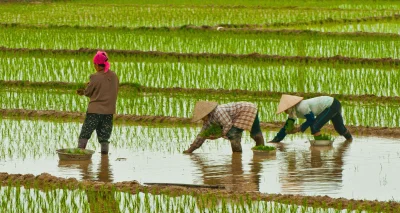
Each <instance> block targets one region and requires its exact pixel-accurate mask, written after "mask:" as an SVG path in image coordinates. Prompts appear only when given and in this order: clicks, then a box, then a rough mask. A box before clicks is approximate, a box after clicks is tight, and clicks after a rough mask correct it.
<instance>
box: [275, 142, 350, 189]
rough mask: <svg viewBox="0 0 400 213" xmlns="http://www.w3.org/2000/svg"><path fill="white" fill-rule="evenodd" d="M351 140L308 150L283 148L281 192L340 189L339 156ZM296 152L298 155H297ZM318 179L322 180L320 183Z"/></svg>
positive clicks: (342, 162)
mask: <svg viewBox="0 0 400 213" xmlns="http://www.w3.org/2000/svg"><path fill="white" fill-rule="evenodd" d="M350 144H351V142H348V141H345V142H343V143H342V144H340V145H339V147H337V148H333V147H332V146H326V147H314V146H311V147H310V152H307V151H303V152H299V151H298V150H296V151H293V152H287V153H286V154H285V158H286V159H285V160H286V163H287V171H284V172H283V173H281V175H280V176H281V177H280V180H281V183H282V192H284V193H285V192H286V193H304V192H305V191H304V189H305V190H306V192H312V193H316V192H318V191H320V190H324V191H326V190H327V187H329V191H330V192H334V191H337V190H340V187H341V183H342V172H343V165H344V161H343V156H344V154H345V153H346V150H347V149H348V148H349V145H350ZM299 153H300V155H298V154H299ZM318 183H323V185H324V187H323V188H321V185H320V184H318Z"/></svg>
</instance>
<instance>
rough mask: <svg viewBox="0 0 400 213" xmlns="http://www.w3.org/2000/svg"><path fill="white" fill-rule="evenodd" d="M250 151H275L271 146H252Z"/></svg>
mask: <svg viewBox="0 0 400 213" xmlns="http://www.w3.org/2000/svg"><path fill="white" fill-rule="evenodd" d="M251 149H252V150H260V151H273V150H276V148H275V147H273V146H254V147H253V148H251Z"/></svg>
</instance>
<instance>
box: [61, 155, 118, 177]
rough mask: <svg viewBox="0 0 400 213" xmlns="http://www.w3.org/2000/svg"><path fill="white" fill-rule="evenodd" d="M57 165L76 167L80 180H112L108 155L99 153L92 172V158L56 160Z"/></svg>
mask: <svg viewBox="0 0 400 213" xmlns="http://www.w3.org/2000/svg"><path fill="white" fill-rule="evenodd" d="M58 166H59V167H62V168H64V169H78V170H79V174H81V176H82V180H94V181H102V182H113V180H114V179H113V174H112V169H111V166H110V160H109V157H108V155H101V159H100V164H99V165H98V167H97V171H96V172H93V169H94V165H93V163H92V160H87V161H61V160H60V161H58Z"/></svg>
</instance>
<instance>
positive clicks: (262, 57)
mask: <svg viewBox="0 0 400 213" xmlns="http://www.w3.org/2000/svg"><path fill="white" fill-rule="evenodd" d="M399 36H400V35H399ZM98 50H100V49H91V48H80V49H76V50H71V49H41V48H32V49H31V48H8V47H4V46H0V52H9V53H12V54H16V53H21V54H29V55H30V56H32V57H34V55H32V54H38V55H39V56H41V55H44V54H54V56H56V55H57V57H59V56H60V54H64V55H71V56H74V55H77V54H87V55H88V56H91V55H93V53H95V52H97V51H98ZM104 51H106V52H107V53H108V54H109V55H111V54H113V55H122V56H137V57H140V56H143V57H146V58H162V59H171V58H172V59H174V60H179V61H181V60H187V61H188V62H191V61H196V60H202V61H203V60H221V61H222V62H224V61H227V62H229V63H232V61H237V60H243V61H246V60H251V61H253V62H292V63H300V62H301V63H306V64H313V63H326V64H329V65H330V66H333V65H335V64H340V65H343V64H360V65H374V66H375V65H379V66H399V65H400V59H393V58H356V57H346V56H340V55H336V56H332V57H311V56H280V55H267V54H260V53H249V54H224V53H178V52H160V51H141V50H117V49H105V50H104Z"/></svg>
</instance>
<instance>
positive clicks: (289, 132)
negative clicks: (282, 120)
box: [286, 127, 301, 134]
mask: <svg viewBox="0 0 400 213" xmlns="http://www.w3.org/2000/svg"><path fill="white" fill-rule="evenodd" d="M300 131H301V129H300V127H295V128H293V130H292V131H288V132H286V134H295V133H298V132H300Z"/></svg>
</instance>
